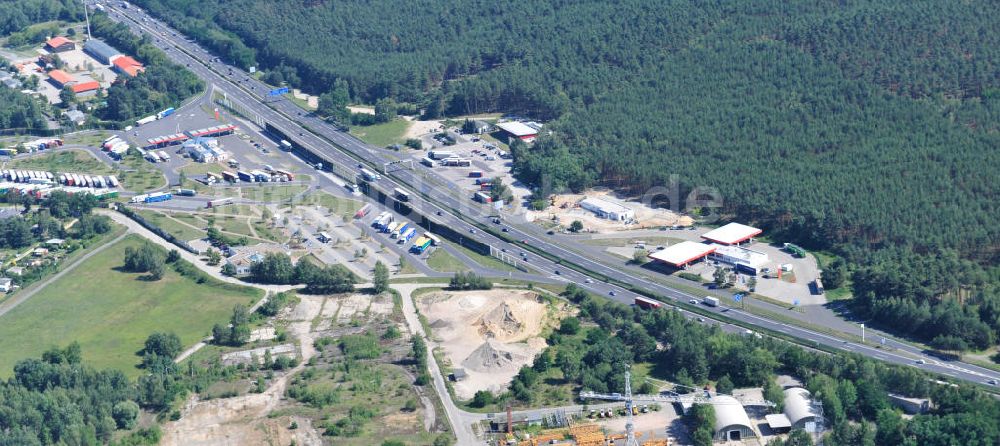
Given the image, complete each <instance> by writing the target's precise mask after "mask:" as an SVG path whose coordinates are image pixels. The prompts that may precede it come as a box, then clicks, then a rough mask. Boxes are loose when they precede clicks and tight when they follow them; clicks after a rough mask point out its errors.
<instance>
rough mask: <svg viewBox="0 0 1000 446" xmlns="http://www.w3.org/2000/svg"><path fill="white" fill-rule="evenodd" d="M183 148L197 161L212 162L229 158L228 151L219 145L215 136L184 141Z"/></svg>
mask: <svg viewBox="0 0 1000 446" xmlns="http://www.w3.org/2000/svg"><path fill="white" fill-rule="evenodd" d="M184 150H185V151H187V153H188V155H189V156H190V157H191V159H193V160H195V161H198V162H199V163H214V162H216V161H225V160H227V159H229V153H227V152H226V151H225V150H222V148H220V147H219V141H218V140H217V139H215V138H194V139H192V140H189V141H187V142H185V143H184Z"/></svg>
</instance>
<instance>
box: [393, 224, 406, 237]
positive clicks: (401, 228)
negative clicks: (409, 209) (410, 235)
mask: <svg viewBox="0 0 1000 446" xmlns="http://www.w3.org/2000/svg"><path fill="white" fill-rule="evenodd" d="M409 228H410V224H409V223H403V224H401V225H399V226H396V229H393V230H392V234H390V235H389V236H390V237H392V238H398V237H399V234H402V233H403V231H405V230H407V229H409Z"/></svg>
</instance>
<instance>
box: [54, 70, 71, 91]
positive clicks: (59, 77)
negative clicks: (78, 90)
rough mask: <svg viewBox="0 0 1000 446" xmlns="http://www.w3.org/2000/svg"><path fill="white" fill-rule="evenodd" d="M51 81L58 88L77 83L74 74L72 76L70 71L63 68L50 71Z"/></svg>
mask: <svg viewBox="0 0 1000 446" xmlns="http://www.w3.org/2000/svg"><path fill="white" fill-rule="evenodd" d="M49 81H51V82H52V83H53V84H54V85H55V86H56V87H58V88H63V87H65V86H67V85H73V84H75V83H76V79H73V76H70V75H69V73H67V72H65V71H63V70H52V71H49Z"/></svg>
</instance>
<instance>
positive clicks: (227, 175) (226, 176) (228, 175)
mask: <svg viewBox="0 0 1000 446" xmlns="http://www.w3.org/2000/svg"><path fill="white" fill-rule="evenodd" d="M222 179H223V180H226V181H228V182H230V183H235V182H236V174H235V173H232V172H230V171H228V170H223V171H222Z"/></svg>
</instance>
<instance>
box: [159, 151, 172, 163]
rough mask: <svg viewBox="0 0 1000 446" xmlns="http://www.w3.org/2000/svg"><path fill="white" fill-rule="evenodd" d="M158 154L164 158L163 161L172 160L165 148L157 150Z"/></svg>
mask: <svg viewBox="0 0 1000 446" xmlns="http://www.w3.org/2000/svg"><path fill="white" fill-rule="evenodd" d="M156 155H157V156H159V157H160V159H162V160H163V161H170V154H169V153H167V152H165V151H163V150H159V151H157V152H156Z"/></svg>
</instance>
